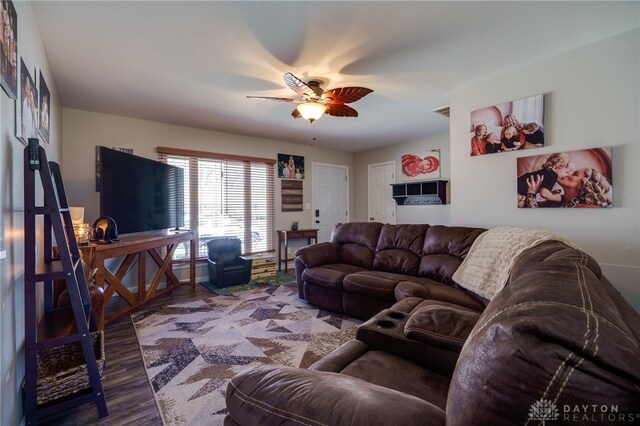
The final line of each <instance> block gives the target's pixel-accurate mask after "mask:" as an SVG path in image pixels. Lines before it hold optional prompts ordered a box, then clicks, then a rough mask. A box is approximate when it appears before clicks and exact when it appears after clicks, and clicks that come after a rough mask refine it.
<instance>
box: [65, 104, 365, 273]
mask: <svg viewBox="0 0 640 426" xmlns="http://www.w3.org/2000/svg"><path fill="white" fill-rule="evenodd" d="M63 116H64V120H63V122H64V146H63V153H62V172H63V175H64V178H65V185H66V188H67V195H68V198H69V203H70V205H77V206H83V207H85V222H89V223H92V222H93V220H95V219H96V218H98V216H99V215H100V200H99V194H98V193H97V192H96V191H95V147H96V146H97V145H102V146H106V147H126V148H133V150H134V151H133V153H134V154H135V155H139V156H142V157H147V158H151V159H154V160H157V159H158V154H157V153H156V147H158V146H167V147H174V148H183V149H193V150H199V151H208V152H218V153H225V154H237V155H248V156H252V157H264V158H273V159H276V158H277V154H278V153H282V154H294V155H301V156H304V161H305V168H306V175H305V179H304V203H305V204H307V203H309V204H311V203H312V198H311V197H312V185H313V176H312V173H311V170H312V168H311V164H312V163H313V162H317V163H327V164H339V165H344V166H348V167H349V170H350V173H352V171H353V154H352V153H346V152H338V151H332V150H327V149H321V148H317V147H314V146H310V145H301V144H292V143H287V142H279V141H273V140H268V139H258V138H252V137H248V136H241V135H233V134H229V133H222V132H214V131H209V130H202V129H194V128H190V127H183V126H176V125H170V124H163V123H158V122H153V121H147V120H139V119H133V118H126V117H120V116H116V115H109V114H100V113H95V112H88V111H81V110H76V109H69V108H64V110H63ZM274 188H275V193H276V194H275V195H276V197H275V219H276V229H289V228H290V227H291V222H292V221H298V222H299V226H300V228H301V229H303V228H311V227H313V223H312V215H311V210H304V211H301V212H284V213H283V212H282V211H281V204H280V199H281V196H280V194H281V193H280V181H279V180H278V179H276V183H275V187H274ZM349 193H350V194H353V191H349ZM350 205H351V206H353V196H352V195H351V200H350ZM276 241H277V240H276ZM305 241H306V240H305ZM296 243H300V244H302V243H303V242H299V241H296ZM292 247H294V248H295V247H296V245H294V244H292ZM198 277H204V278H205V279H206V277H207V273H206V271H204V268H200V269H199V271H198Z"/></svg>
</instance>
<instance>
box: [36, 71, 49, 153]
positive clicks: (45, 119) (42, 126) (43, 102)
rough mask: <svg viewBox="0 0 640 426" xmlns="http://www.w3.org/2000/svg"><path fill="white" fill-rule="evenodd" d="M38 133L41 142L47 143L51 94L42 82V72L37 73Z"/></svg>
mask: <svg viewBox="0 0 640 426" xmlns="http://www.w3.org/2000/svg"><path fill="white" fill-rule="evenodd" d="M38 95H39V96H38V117H39V119H38V133H39V134H40V136H41V138H42V140H43V141H44V142H46V143H49V131H50V129H49V125H50V123H51V93H49V87H47V83H46V82H45V81H44V76H43V75H42V70H39V71H38Z"/></svg>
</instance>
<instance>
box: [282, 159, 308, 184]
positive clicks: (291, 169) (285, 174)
mask: <svg viewBox="0 0 640 426" xmlns="http://www.w3.org/2000/svg"><path fill="white" fill-rule="evenodd" d="M278 177H279V178H281V179H304V157H302V156H300V155H290V154H278Z"/></svg>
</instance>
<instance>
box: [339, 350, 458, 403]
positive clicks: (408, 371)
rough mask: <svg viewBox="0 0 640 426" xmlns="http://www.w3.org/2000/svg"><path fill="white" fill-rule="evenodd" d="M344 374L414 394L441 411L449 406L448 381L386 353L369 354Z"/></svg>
mask: <svg viewBox="0 0 640 426" xmlns="http://www.w3.org/2000/svg"><path fill="white" fill-rule="evenodd" d="M341 373H342V374H345V375H347V376H352V377H357V378H359V379H362V380H364V381H367V382H369V383H373V384H375V385H378V386H383V387H385V388H388V389H393V390H396V391H398V392H402V393H405V394H409V395H413V396H415V397H418V398H420V399H423V400H425V401H429V402H430V403H432V404H433V405H435V406H436V407H439V408H442V409H444V408H445V407H446V404H447V392H448V390H449V380H448V379H447V378H445V377H443V376H440V375H438V374H436V373H433V372H431V371H428V370H426V369H424V368H422V367H420V366H418V365H416V364H414V363H412V362H409V361H407V360H405V359H403V358H400V357H397V356H395V355H391V354H389V353H386V352H381V351H368V352H366V353H365V354H364V355H362V356H361V357H359V358H358V359H356V360H355V361H353V362H352V363H351V364H349V365H348V366H347V367H345V369H344V370H342V371H341Z"/></svg>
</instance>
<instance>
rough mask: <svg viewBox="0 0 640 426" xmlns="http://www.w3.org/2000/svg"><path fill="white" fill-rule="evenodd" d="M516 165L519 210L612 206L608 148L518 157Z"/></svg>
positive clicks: (611, 177) (609, 151) (610, 168)
mask: <svg viewBox="0 0 640 426" xmlns="http://www.w3.org/2000/svg"><path fill="white" fill-rule="evenodd" d="M517 165H518V171H517V174H518V179H517V187H518V194H517V200H518V207H519V208H535V207H571V208H606V207H612V206H613V168H612V162H611V148H610V147H604V148H593V149H581V150H576V151H566V152H555V153H551V154H544V155H534V156H530V157H520V158H518V159H517Z"/></svg>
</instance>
